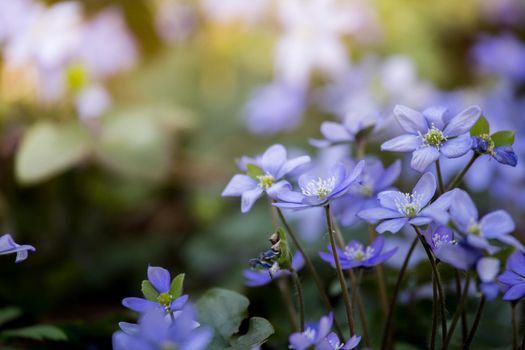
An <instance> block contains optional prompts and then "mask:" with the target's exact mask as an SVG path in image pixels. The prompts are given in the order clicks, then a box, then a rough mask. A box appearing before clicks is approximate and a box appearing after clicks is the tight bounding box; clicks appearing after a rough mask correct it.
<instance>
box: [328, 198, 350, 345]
mask: <svg viewBox="0 0 525 350" xmlns="http://www.w3.org/2000/svg"><path fill="white" fill-rule="evenodd" d="M325 214H326V224H327V226H328V236H329V237H330V244H331V246H332V255H333V257H334V261H335V267H336V271H337V277H338V278H339V284H340V285H341V291H342V293H343V299H344V304H345V310H346V318H347V320H348V328H349V330H350V336H353V335H355V325H354V316H353V310H352V302H351V300H350V295H349V294H348V286H347V285H346V280H345V276H344V274H343V269H342V268H341V263H340V261H339V255H338V254H337V246H336V243H335V238H334V227H333V224H332V216H331V215H330V205H327V206H325Z"/></svg>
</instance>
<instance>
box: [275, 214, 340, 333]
mask: <svg viewBox="0 0 525 350" xmlns="http://www.w3.org/2000/svg"><path fill="white" fill-rule="evenodd" d="M275 209H276V210H277V214H278V215H279V218H280V219H281V222H282V224H283V225H284V227H285V228H286V231H287V232H288V235H289V236H290V237H291V238H292V241H293V243H294V245H295V247H296V248H297V249H298V250H299V252H300V253H301V255H302V256H303V259H304V261H305V263H306V266H307V267H308V270H310V273H311V274H312V277H313V279H314V281H315V285H316V286H317V289H318V290H319V295H320V296H321V300H322V301H323V304H324V305H325V307H326V308H327V309H328V312H333V308H332V304H331V303H330V299H329V298H328V295H327V294H326V291H325V289H324V285H323V282H322V281H321V278H320V277H319V274H318V273H317V270H316V269H315V266H314V264H313V263H312V260H310V257H309V256H308V254H306V251H305V250H304V248H303V246H302V244H301V242H300V241H299V239H298V238H297V236H296V235H295V233H294V232H293V230H292V228H291V227H290V225H288V222H287V221H286V219H285V217H284V215H283V212H282V211H281V209H280V208H277V207H275ZM334 327H335V329H336V331H337V333H338V334H339V336H340V337H342V336H343V332H342V329H341V326H340V325H339V323H338V321H337V319H336V318H335V317H334Z"/></svg>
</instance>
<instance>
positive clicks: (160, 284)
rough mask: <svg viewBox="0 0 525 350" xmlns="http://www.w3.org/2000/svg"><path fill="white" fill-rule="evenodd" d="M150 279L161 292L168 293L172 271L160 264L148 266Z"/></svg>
mask: <svg viewBox="0 0 525 350" xmlns="http://www.w3.org/2000/svg"><path fill="white" fill-rule="evenodd" d="M148 280H149V281H150V282H151V284H152V285H153V287H155V289H156V290H157V292H159V293H167V292H169V290H170V283H171V280H170V273H169V271H168V270H166V269H165V268H162V267H158V266H148Z"/></svg>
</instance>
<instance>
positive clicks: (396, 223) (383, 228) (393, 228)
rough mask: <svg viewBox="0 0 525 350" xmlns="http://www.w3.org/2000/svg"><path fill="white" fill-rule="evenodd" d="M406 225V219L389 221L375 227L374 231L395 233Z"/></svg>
mask: <svg viewBox="0 0 525 350" xmlns="http://www.w3.org/2000/svg"><path fill="white" fill-rule="evenodd" d="M407 223H408V219H407V218H399V219H390V220H385V221H383V222H382V223H381V224H379V225H378V226H377V227H376V231H377V232H379V233H384V232H387V231H389V232H392V233H397V232H399V230H401V229H402V228H403V226H405V225H406V224H407Z"/></svg>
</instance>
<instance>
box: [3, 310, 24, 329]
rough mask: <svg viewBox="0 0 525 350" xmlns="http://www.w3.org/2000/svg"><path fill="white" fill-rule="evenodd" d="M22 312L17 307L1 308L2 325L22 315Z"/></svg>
mask: <svg viewBox="0 0 525 350" xmlns="http://www.w3.org/2000/svg"><path fill="white" fill-rule="evenodd" d="M21 314H22V311H20V309H19V308H17V307H6V308H3V309H0V326H1V325H3V324H4V323H7V322H9V321H12V320H14V319H16V318H18V317H20V315H21Z"/></svg>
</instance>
